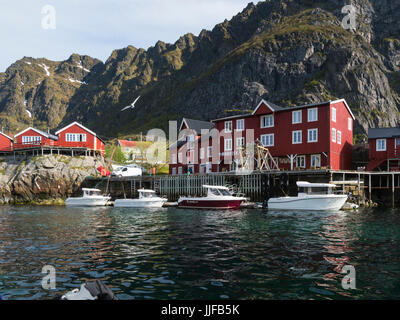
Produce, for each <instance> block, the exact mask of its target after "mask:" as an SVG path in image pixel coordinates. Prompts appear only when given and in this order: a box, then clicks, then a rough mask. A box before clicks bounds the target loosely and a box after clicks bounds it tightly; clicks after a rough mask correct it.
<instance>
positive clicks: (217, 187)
mask: <svg viewBox="0 0 400 320" xmlns="http://www.w3.org/2000/svg"><path fill="white" fill-rule="evenodd" d="M203 188H206V189H219V190H229V188H228V187H223V186H208V185H204V186H203Z"/></svg>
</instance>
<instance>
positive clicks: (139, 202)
mask: <svg viewBox="0 0 400 320" xmlns="http://www.w3.org/2000/svg"><path fill="white" fill-rule="evenodd" d="M166 202H167V199H161V198H160V199H158V200H143V199H118V200H115V202H114V207H117V208H161V207H162V206H163V205H164V204H165V203H166Z"/></svg>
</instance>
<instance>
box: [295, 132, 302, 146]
mask: <svg viewBox="0 0 400 320" xmlns="http://www.w3.org/2000/svg"><path fill="white" fill-rule="evenodd" d="M299 133H300V135H299ZM297 137H299V140H297ZM302 143H303V131H302V130H296V131H292V144H302Z"/></svg>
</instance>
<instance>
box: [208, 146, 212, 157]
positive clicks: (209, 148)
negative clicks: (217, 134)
mask: <svg viewBox="0 0 400 320" xmlns="http://www.w3.org/2000/svg"><path fill="white" fill-rule="evenodd" d="M211 157H212V146H208V147H207V159H209V158H211Z"/></svg>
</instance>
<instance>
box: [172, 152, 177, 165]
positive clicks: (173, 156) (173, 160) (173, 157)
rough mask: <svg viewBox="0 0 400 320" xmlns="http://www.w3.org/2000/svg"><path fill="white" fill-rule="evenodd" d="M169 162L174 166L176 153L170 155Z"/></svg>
mask: <svg viewBox="0 0 400 320" xmlns="http://www.w3.org/2000/svg"><path fill="white" fill-rule="evenodd" d="M171 162H172V164H176V153H173V154H172V158H171Z"/></svg>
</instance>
